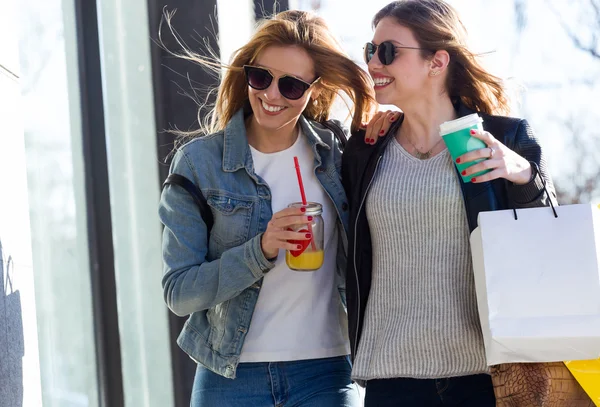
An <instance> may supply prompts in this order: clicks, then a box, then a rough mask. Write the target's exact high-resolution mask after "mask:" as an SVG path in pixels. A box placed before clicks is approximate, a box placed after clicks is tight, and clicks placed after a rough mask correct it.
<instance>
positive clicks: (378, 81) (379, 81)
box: [373, 78, 394, 86]
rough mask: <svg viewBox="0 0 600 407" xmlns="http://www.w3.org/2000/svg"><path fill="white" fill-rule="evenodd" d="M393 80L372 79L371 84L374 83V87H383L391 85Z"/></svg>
mask: <svg viewBox="0 0 600 407" xmlns="http://www.w3.org/2000/svg"><path fill="white" fill-rule="evenodd" d="M393 80H394V79H393V78H375V79H373V82H375V86H384V85H387V84H388V83H391V82H392V81H393Z"/></svg>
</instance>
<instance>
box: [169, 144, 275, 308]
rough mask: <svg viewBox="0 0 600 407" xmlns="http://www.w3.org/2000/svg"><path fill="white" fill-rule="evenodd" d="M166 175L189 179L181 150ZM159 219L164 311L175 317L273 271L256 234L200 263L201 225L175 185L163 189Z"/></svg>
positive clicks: (203, 246) (189, 200)
mask: <svg viewBox="0 0 600 407" xmlns="http://www.w3.org/2000/svg"><path fill="white" fill-rule="evenodd" d="M171 172H172V173H177V174H180V175H183V176H185V177H186V178H188V179H191V180H194V179H195V175H194V174H193V171H192V169H191V166H190V165H189V163H188V162H187V157H186V156H185V153H183V152H182V151H179V152H177V154H176V155H175V157H174V159H173V163H172V164H171ZM159 216H160V219H161V222H162V223H163V224H164V231H163V246H162V252H163V262H164V271H165V274H164V276H163V279H162V285H163V290H164V298H165V302H166V303H167V305H168V307H169V309H171V311H173V312H174V313H175V314H177V315H179V316H184V315H189V314H191V313H193V312H197V311H202V310H205V309H208V308H211V307H213V306H215V305H217V304H220V303H222V302H224V301H227V300H229V299H231V298H233V297H235V296H237V295H239V294H240V293H241V292H242V291H243V290H244V289H246V288H248V287H250V286H251V285H252V284H254V283H255V282H256V281H258V280H259V279H261V278H262V277H263V276H264V273H265V272H267V271H268V270H270V269H271V268H273V267H274V264H273V263H272V262H270V261H269V260H267V259H266V258H265V256H264V254H263V251H262V248H261V238H262V234H259V235H257V236H256V237H254V238H252V239H250V240H249V241H247V242H245V243H244V244H242V245H240V246H237V247H234V248H231V249H229V250H226V251H225V252H223V254H222V255H221V257H220V258H219V259H218V260H214V261H210V262H208V261H206V254H207V252H208V236H207V228H206V224H205V223H204V221H203V220H202V217H201V216H200V211H199V209H198V207H197V205H196V203H195V202H194V200H193V199H192V197H191V196H190V195H189V194H188V193H187V192H186V191H185V190H183V189H181V188H179V187H177V186H171V185H167V186H166V187H165V188H164V190H163V192H162V196H161V200H160V206H159Z"/></svg>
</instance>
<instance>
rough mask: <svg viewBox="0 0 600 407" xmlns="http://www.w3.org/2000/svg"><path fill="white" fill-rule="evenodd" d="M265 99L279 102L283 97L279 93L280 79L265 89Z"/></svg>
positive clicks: (274, 80)
mask: <svg viewBox="0 0 600 407" xmlns="http://www.w3.org/2000/svg"><path fill="white" fill-rule="evenodd" d="M263 92H264V93H263V94H264V95H265V98H266V99H268V100H277V99H279V98H280V97H281V94H280V93H279V84H278V79H273V81H272V82H271V84H270V85H269V87H268V88H267V89H265V90H264V91H263Z"/></svg>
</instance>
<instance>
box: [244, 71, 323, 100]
mask: <svg viewBox="0 0 600 407" xmlns="http://www.w3.org/2000/svg"><path fill="white" fill-rule="evenodd" d="M244 72H245V73H246V82H248V86H250V87H251V88H252V89H256V90H265V89H267V88H268V87H269V86H271V82H273V78H275V76H273V74H272V73H271V71H269V70H268V69H266V68H260V67H258V66H251V65H244ZM319 79H321V78H320V77H319V78H317V79H315V80H314V81H312V82H311V83H308V82H304V81H303V80H302V79H298V78H296V77H295V76H292V75H283V76H280V77H279V79H278V80H277V86H278V87H279V93H281V96H283V97H284V98H286V99H290V100H298V99H300V98H301V97H302V96H304V92H306V91H307V90H308V88H310V87H311V86H312V85H313V84H315V83H316V82H317V81H318V80H319Z"/></svg>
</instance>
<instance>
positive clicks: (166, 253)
mask: <svg viewBox="0 0 600 407" xmlns="http://www.w3.org/2000/svg"><path fill="white" fill-rule="evenodd" d="M187 57H188V58H189V59H192V60H195V61H196V62H198V63H201V64H204V65H206V66H216V67H219V66H220V65H219V64H215V62H214V61H211V60H210V59H209V58H205V57H202V56H198V55H193V54H188V56H187ZM340 91H343V92H345V93H346V94H347V95H348V96H349V97H350V99H352V101H353V103H354V110H353V112H352V113H353V122H352V128H353V130H357V129H358V126H359V125H360V123H361V119H363V117H364V116H365V113H366V112H367V111H369V110H370V109H371V106H372V105H373V104H374V99H373V96H372V92H373V91H372V87H371V85H370V79H369V77H368V75H367V74H366V73H365V72H364V71H362V70H361V69H360V68H359V67H358V66H357V65H356V64H355V63H353V62H352V61H351V60H350V59H349V58H348V57H347V56H346V55H345V54H344V53H343V52H342V51H341V49H340V46H339V45H338V43H337V42H336V41H335V40H334V37H333V36H332V35H331V33H330V31H329V29H328V28H327V26H326V25H325V24H324V22H323V20H322V19H320V18H318V17H316V16H314V15H311V14H308V13H305V12H300V11H288V12H282V13H279V14H277V15H275V16H273V17H272V18H270V19H268V20H266V21H264V22H263V23H262V24H261V25H260V26H259V27H258V29H257V31H256V33H255V34H254V35H253V36H252V38H251V39H250V41H249V42H248V43H247V44H246V45H244V46H243V47H242V48H241V49H239V50H238V51H237V52H236V53H235V55H234V57H233V59H232V61H231V63H230V64H229V65H227V69H226V72H225V74H224V76H223V78H222V81H221V84H220V86H219V89H218V96H217V100H216V106H215V111H214V115H213V116H212V122H211V123H210V126H211V131H212V133H211V134H207V135H204V136H202V137H196V138H194V139H193V140H192V141H189V142H188V143H187V144H185V145H184V146H183V147H181V148H179V149H178V151H177V152H176V154H175V156H174V160H173V163H172V166H171V173H174V174H179V175H182V176H184V177H186V178H188V179H189V180H191V181H192V182H193V183H194V184H195V185H196V186H197V187H198V188H199V189H200V191H201V193H202V195H203V196H204V197H205V198H206V201H207V203H208V205H209V207H210V211H211V212H212V215H213V219H214V224H213V225H212V227H211V228H210V229H209V228H208V226H207V224H206V223H205V221H204V220H203V218H202V216H201V215H200V213H199V211H198V207H197V206H196V204H195V203H194V200H193V198H192V197H191V196H190V195H189V194H188V193H187V192H186V191H185V190H184V189H182V188H179V187H178V186H167V187H166V188H165V189H164V190H163V194H162V197H161V202H160V211H159V213H160V218H161V221H162V223H163V224H164V226H165V228H164V236H163V259H164V264H165V275H164V278H163V287H164V295H165V301H166V303H167V305H168V306H169V308H170V309H171V310H172V311H173V312H174V313H176V314H177V315H181V316H186V315H189V316H190V317H189V319H188V321H187V323H186V325H185V327H184V329H183V332H182V333H181V335H180V337H179V340H178V344H179V345H180V347H181V348H182V349H183V350H184V351H185V352H187V353H188V354H189V355H190V357H191V358H193V359H194V360H195V361H196V362H197V363H198V367H197V371H196V377H195V382H194V390H193V394H192V403H191V404H192V406H219V407H226V406H265V407H266V406H305V407H308V406H319V407H321V406H358V403H359V396H358V391H357V388H356V387H355V385H354V384H352V381H351V378H350V372H351V366H350V361H349V356H348V354H349V353H350V349H349V343H348V337H347V323H346V313H345V296H344V292H345V290H344V272H345V263H346V260H345V259H346V255H345V250H346V249H347V239H346V231H347V229H348V204H347V200H346V196H345V194H344V190H343V187H342V184H341V178H340V174H339V172H340V169H341V146H340V143H339V142H338V141H337V139H336V137H335V136H334V133H332V131H331V130H329V128H327V127H326V126H324V125H323V124H322V122H323V121H325V120H326V119H327V118H328V116H329V113H330V111H331V108H332V102H333V100H334V98H335V96H336V95H337V94H338V92H340ZM295 156H296V157H298V158H299V162H300V168H301V170H302V176H303V179H304V188H305V190H306V195H307V197H308V198H309V200H311V201H316V202H319V203H321V204H322V207H323V215H322V216H323V219H324V225H325V228H324V242H325V259H324V263H323V266H322V267H321V268H320V269H319V270H317V271H314V272H296V271H292V270H290V268H289V267H288V266H287V265H286V261H285V250H293V249H296V248H297V245H298V244H299V243H301V242H304V241H307V240H310V239H311V235H310V233H306V232H303V233H299V232H293V231H289V230H288V229H289V228H293V227H294V226H296V225H303V224H306V223H307V222H309V221H310V215H309V214H308V213H304V209H303V208H292V209H289V208H287V205H288V204H290V203H292V202H297V201H299V200H300V194H299V190H298V183H297V181H296V173H295V169H294V162H293V157H295ZM291 241H295V242H294V243H291Z"/></svg>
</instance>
